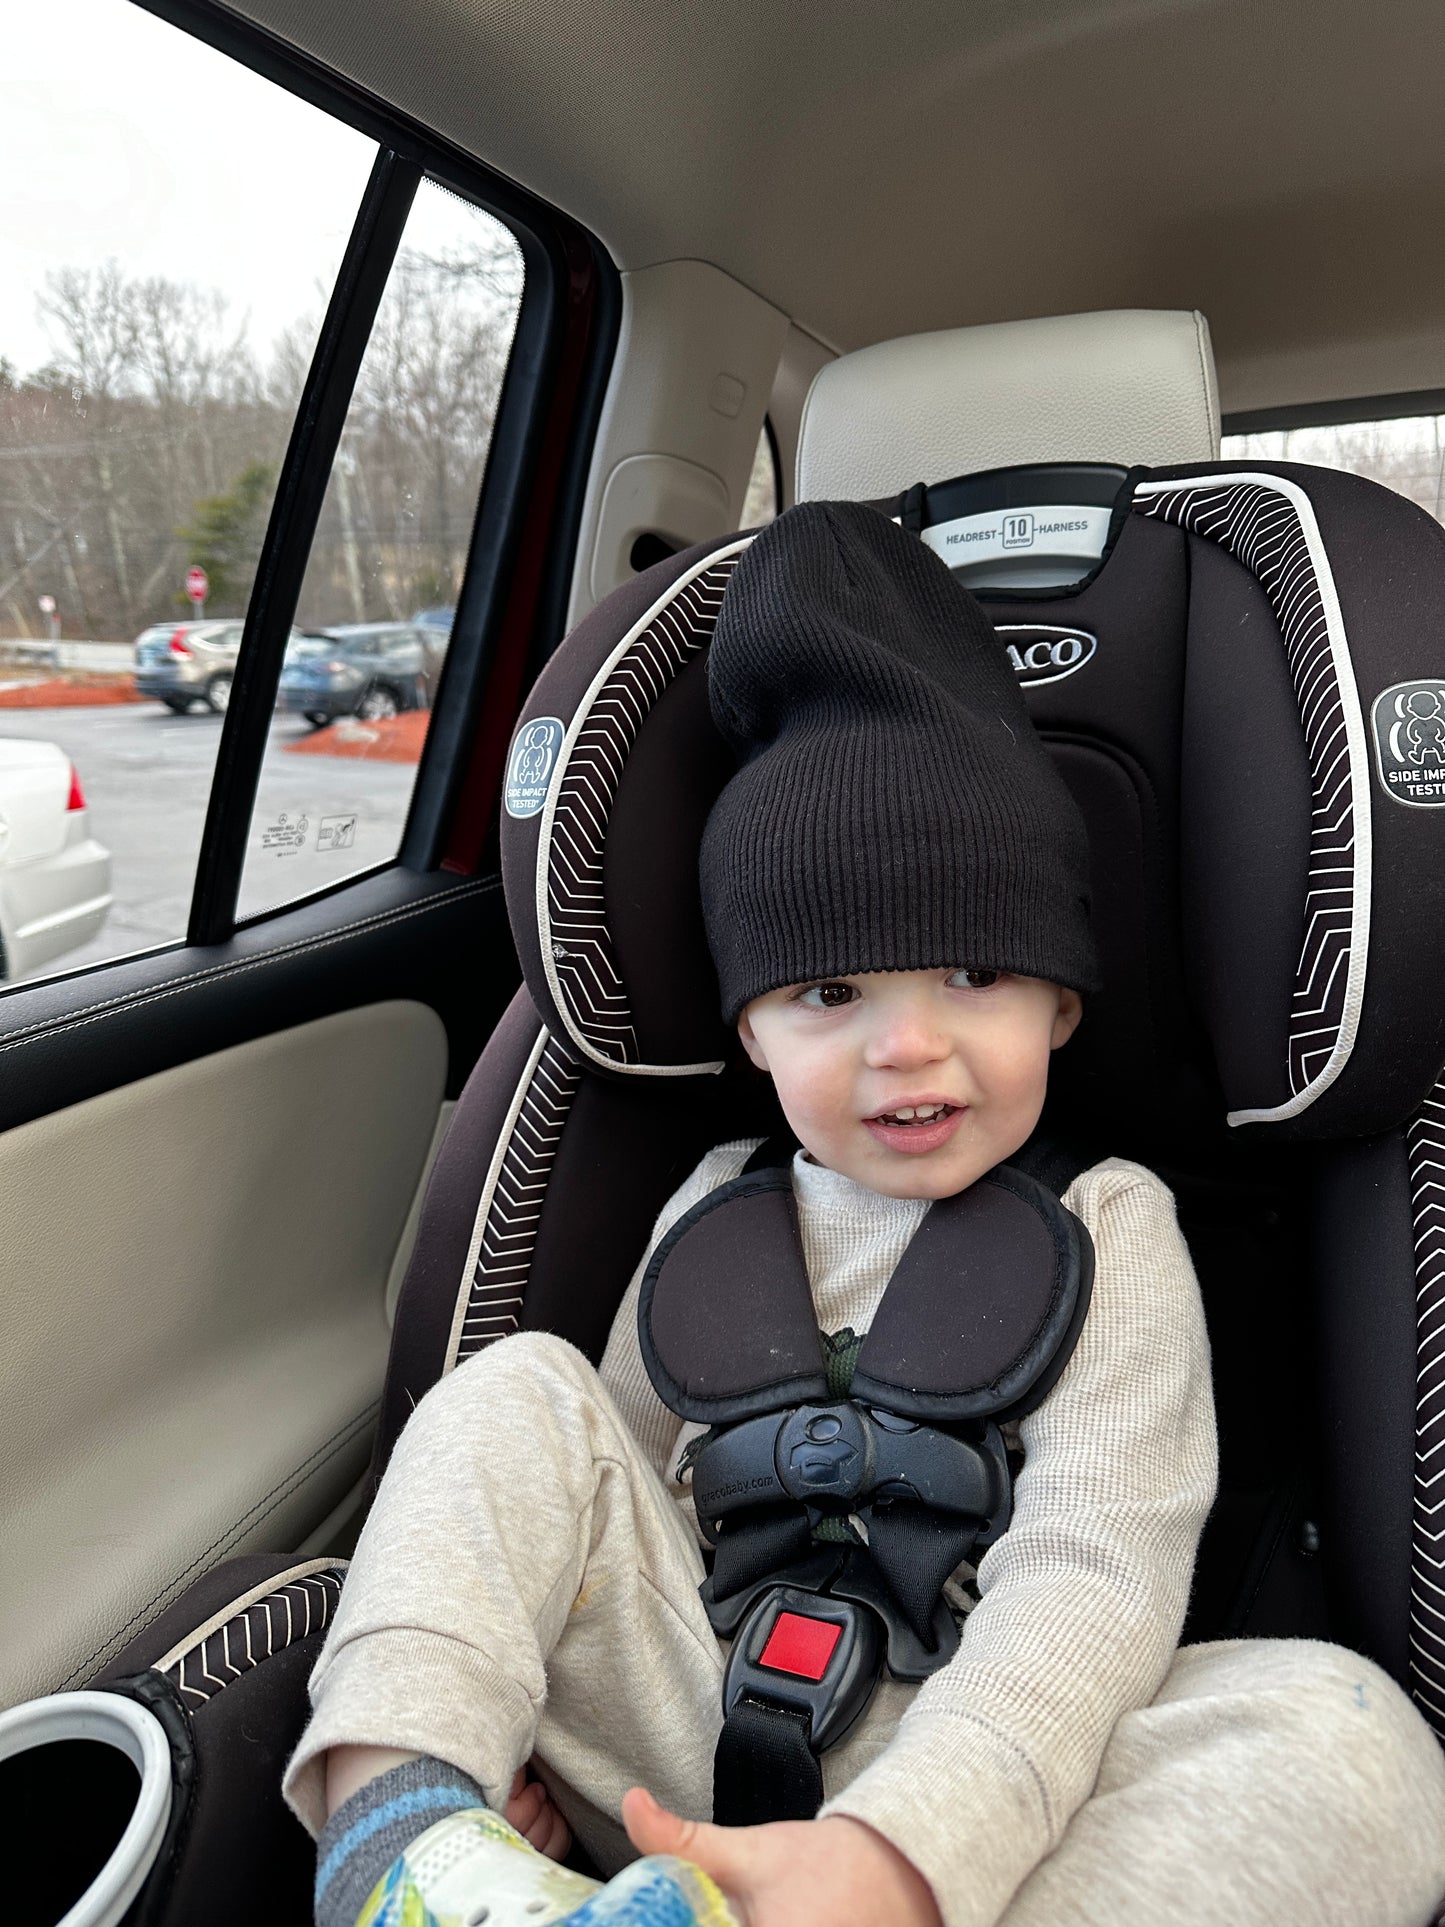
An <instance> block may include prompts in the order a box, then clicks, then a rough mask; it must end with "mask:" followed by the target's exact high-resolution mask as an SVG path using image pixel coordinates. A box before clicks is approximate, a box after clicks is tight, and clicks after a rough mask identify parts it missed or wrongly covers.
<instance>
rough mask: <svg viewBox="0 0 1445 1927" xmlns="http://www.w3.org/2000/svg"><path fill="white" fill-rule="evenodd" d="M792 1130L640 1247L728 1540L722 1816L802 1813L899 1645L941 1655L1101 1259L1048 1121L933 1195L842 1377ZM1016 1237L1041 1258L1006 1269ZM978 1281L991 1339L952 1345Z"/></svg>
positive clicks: (697, 1479)
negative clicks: (1000, 1330)
mask: <svg viewBox="0 0 1445 1927" xmlns="http://www.w3.org/2000/svg"><path fill="white" fill-rule="evenodd" d="M796 1148H797V1147H796V1145H795V1144H793V1143H790V1142H788V1141H787V1140H785V1139H780V1138H773V1139H769V1140H767V1141H766V1142H765V1143H764V1144H762V1145H760V1146H759V1147H758V1149H757V1150H756V1151H755V1152H754V1153H753V1155H752V1156H751V1157H750V1158H749V1159H748V1162H747V1164H746V1166H745V1167H744V1171H743V1173H742V1174H741V1175H740V1176H739V1178H737V1179H735V1180H734V1181H733V1183H732V1184H731V1185H727V1186H723V1187H722V1188H721V1189H720V1190H719V1191H717V1192H714V1193H713V1194H711V1196H710V1197H709V1198H707V1199H704V1200H703V1201H702V1203H701V1204H699V1205H698V1206H695V1207H694V1209H693V1211H691V1212H689V1213H688V1214H686V1216H685V1217H684V1218H683V1219H682V1220H680V1221H679V1223H678V1224H677V1225H675V1226H674V1227H673V1229H672V1231H671V1232H670V1233H669V1234H668V1236H667V1238H665V1239H664V1240H663V1241H662V1243H661V1244H660V1245H659V1246H658V1249H657V1251H656V1252H655V1253H654V1255H653V1258H652V1260H651V1261H650V1264H649V1269H648V1273H647V1274H646V1276H645V1278H644V1283H643V1291H642V1305H641V1310H640V1317H639V1330H640V1336H641V1340H642V1350H643V1357H644V1360H645V1361H646V1364H647V1368H648V1372H649V1374H650V1375H651V1377H652V1379H653V1383H654V1385H655V1386H656V1388H657V1390H658V1392H659V1394H660V1395H661V1396H662V1397H663V1399H664V1401H665V1402H666V1403H667V1404H668V1405H669V1406H671V1407H672V1409H673V1410H674V1411H679V1412H681V1414H682V1415H683V1416H684V1417H687V1418H691V1419H694V1420H698V1421H703V1422H707V1423H709V1424H710V1426H711V1429H710V1431H709V1432H708V1433H707V1434H706V1436H705V1437H704V1438H702V1439H700V1440H698V1441H696V1442H695V1446H696V1456H695V1457H691V1458H690V1461H689V1462H690V1463H691V1464H692V1470H693V1496H694V1499H695V1501H696V1505H697V1514H698V1521H699V1524H700V1525H701V1526H702V1528H703V1530H704V1532H705V1533H706V1535H707V1536H708V1537H709V1538H710V1539H712V1540H713V1542H714V1547H715V1550H714V1557H713V1565H712V1571H711V1573H710V1574H709V1576H708V1578H707V1580H706V1581H705V1582H704V1585H703V1589H702V1592H703V1600H704V1603H705V1604H706V1606H707V1609H708V1614H709V1617H710V1618H711V1620H712V1623H713V1626H714V1628H715V1629H716V1631H717V1632H718V1633H719V1634H720V1635H721V1636H722V1637H724V1638H728V1637H731V1638H732V1641H733V1644H732V1649H731V1651H730V1653H729V1655H728V1662H727V1669H726V1675H725V1679H724V1685H723V1705H724V1718H723V1726H722V1731H721V1735H720V1737H719V1739H718V1744H717V1751H716V1754H715V1756H714V1762H713V1817H714V1819H715V1820H716V1821H717V1822H718V1823H719V1824H721V1825H724V1826H755V1825H759V1824H761V1823H763V1822H765V1821H769V1820H806V1819H811V1818H812V1816H813V1815H814V1814H815V1813H816V1812H817V1811H818V1808H819V1806H820V1805H821V1803H822V1798H823V1771H822V1766H821V1764H820V1755H821V1754H822V1753H823V1752H824V1751H825V1750H826V1749H827V1747H829V1746H831V1745H833V1744H835V1743H836V1742H837V1741H838V1740H840V1739H841V1738H842V1737H843V1736H844V1734H845V1733H847V1732H848V1731H849V1730H850V1728H851V1727H852V1726H853V1724H854V1723H855V1722H856V1720H857V1719H859V1718H860V1717H861V1716H862V1713H863V1712H864V1710H865V1708H866V1706H867V1704H868V1701H869V1699H870V1698H871V1696H872V1692H873V1688H874V1686H875V1685H876V1683H877V1680H878V1677H879V1675H880V1674H881V1672H882V1670H883V1667H884V1664H885V1662H886V1664H887V1666H888V1669H889V1671H890V1672H891V1673H892V1674H893V1676H894V1677H895V1678H900V1679H910V1680H921V1679H924V1678H926V1677H927V1676H928V1674H929V1673H930V1672H933V1671H936V1670H937V1669H938V1668H939V1667H940V1666H942V1665H944V1664H946V1662H947V1661H948V1659H949V1658H951V1656H952V1654H953V1652H954V1651H955V1650H956V1649H957V1645H958V1637H959V1632H958V1625H957V1622H956V1620H955V1619H954V1617H953V1615H952V1613H951V1612H950V1611H949V1609H948V1607H947V1604H946V1602H945V1600H944V1598H943V1587H944V1584H945V1582H946V1581H947V1579H948V1577H949V1575H950V1574H951V1573H953V1572H954V1571H956V1570H957V1568H958V1567H959V1566H960V1565H961V1564H963V1563H964V1562H965V1561H971V1562H973V1563H977V1560H978V1559H979V1557H981V1555H982V1552H983V1550H984V1549H985V1548H986V1547H987V1546H988V1545H990V1544H992V1543H993V1541H994V1539H996V1538H997V1537H998V1536H999V1534H1000V1533H1001V1532H1002V1531H1003V1530H1005V1529H1006V1527H1007V1524H1008V1519H1009V1515H1010V1510H1011V1482H1010V1478H1009V1472H1008V1465H1007V1459H1006V1455H1005V1453H1004V1449H1003V1443H1002V1439H1001V1436H1000V1434H999V1431H998V1425H997V1423H996V1422H995V1421H996V1420H998V1419H1001V1418H1003V1417H1006V1416H1011V1415H1018V1414H1022V1413H1023V1412H1026V1411H1030V1410H1032V1409H1033V1408H1034V1407H1035V1406H1036V1405H1037V1404H1038V1403H1039V1402H1040V1401H1041V1400H1042V1398H1043V1397H1044V1396H1046V1395H1047V1392H1048V1391H1049V1390H1050V1389H1051V1388H1052V1386H1053V1384H1054V1383H1055V1382H1056V1380H1057V1378H1058V1375H1059V1373H1060V1372H1061V1371H1062V1370H1063V1367H1064V1365H1065V1364H1066V1363H1067V1361H1068V1358H1069V1356H1070V1354H1071V1353H1072V1351H1073V1348H1074V1344H1075V1342H1076V1340H1077V1337H1078V1333H1079V1329H1080V1327H1081V1325H1082V1322H1083V1317H1084V1315H1085V1313H1086V1311H1087V1307H1088V1299H1089V1288H1090V1281H1091V1278H1092V1247H1091V1246H1090V1243H1089V1238H1088V1234H1087V1232H1086V1231H1085V1230H1084V1228H1083V1226H1082V1225H1080V1224H1079V1223H1078V1221H1077V1220H1076V1219H1074V1218H1073V1217H1072V1216H1071V1214H1070V1213H1068V1212H1067V1211H1064V1210H1063V1208H1062V1206H1061V1205H1060V1204H1059V1202H1058V1200H1059V1198H1060V1196H1061V1194H1062V1193H1063V1192H1064V1191H1065V1190H1066V1189H1067V1187H1068V1185H1069V1184H1070V1183H1071V1182H1072V1180H1073V1178H1074V1177H1075V1176H1077V1174H1078V1173H1079V1172H1080V1171H1082V1170H1084V1169H1085V1168H1086V1167H1087V1165H1088V1164H1089V1163H1090V1162H1091V1161H1092V1160H1090V1159H1089V1158H1087V1157H1085V1156H1083V1155H1081V1154H1078V1153H1077V1152H1075V1151H1074V1150H1073V1149H1072V1148H1070V1147H1065V1146H1063V1145H1061V1144H1059V1143H1057V1142H1055V1141H1053V1140H1050V1139H1045V1138H1042V1137H1040V1136H1038V1135H1037V1134H1036V1135H1035V1137H1034V1138H1033V1139H1031V1140H1030V1141H1029V1143H1028V1144H1027V1145H1025V1146H1024V1147H1023V1149H1022V1150H1021V1151H1019V1152H1018V1153H1016V1154H1015V1156H1014V1157H1013V1158H1011V1159H1010V1160H1009V1165H1008V1166H1006V1167H1005V1166H1000V1167H999V1168H998V1169H997V1170H996V1171H995V1172H992V1173H990V1174H988V1176H987V1178H986V1179H985V1180H980V1186H981V1189H979V1190H978V1192H977V1195H976V1197H975V1198H974V1199H968V1200H965V1199H964V1198H963V1196H962V1194H961V1198H960V1201H959V1202H957V1203H950V1204H949V1205H948V1208H947V1210H946V1211H945V1210H944V1208H943V1207H941V1206H940V1207H937V1208H936V1211H935V1213H934V1214H931V1216H932V1228H931V1230H930V1233H929V1236H928V1237H927V1238H923V1237H922V1236H921V1234H920V1236H919V1237H918V1238H916V1239H915V1242H914V1243H913V1244H911V1245H910V1246H909V1248H908V1251H907V1252H906V1253H905V1254H904V1257H903V1258H902V1259H900V1261H899V1265H898V1267H897V1269H896V1270H895V1272H894V1275H893V1278H892V1279H890V1281H889V1286H888V1289H887V1290H886V1291H885V1293H884V1297H883V1299H882V1300H881V1301H880V1303H879V1307H878V1309H877V1311H876V1312H875V1314H874V1326H873V1331H872V1333H871V1334H869V1335H865V1337H864V1338H863V1339H861V1340H860V1339H858V1338H856V1337H855V1336H854V1335H853V1334H844V1335H843V1336H844V1337H847V1338H849V1339H850V1340H851V1341H852V1349H851V1352H850V1354H849V1357H850V1361H851V1359H852V1358H854V1357H856V1359H857V1361H858V1362H857V1364H854V1365H853V1366H852V1371H851V1374H847V1375H845V1376H846V1378H847V1381H848V1382H844V1381H843V1380H839V1381H837V1382H835V1381H834V1374H833V1372H832V1371H831V1370H830V1364H829V1361H830V1360H833V1359H835V1357H836V1354H835V1351H834V1349H833V1347H832V1346H831V1344H829V1343H827V1342H825V1341H824V1340H823V1339H822V1338H821V1337H820V1335H819V1334H818V1333H817V1329H816V1324H815V1323H814V1322H813V1320H812V1316H811V1302H812V1301H811V1292H810V1290H809V1288H808V1286H807V1280H806V1273H805V1271H804V1270H803V1268H802V1254H801V1247H800V1246H798V1243H797V1229H796V1221H795V1219H794V1218H793V1216H792V1213H793V1209H794V1207H793V1204H792V1192H791V1185H790V1183H789V1182H788V1180H787V1169H786V1168H787V1166H788V1164H789V1163H790V1162H791V1159H792V1156H793V1153H794V1151H795V1150H796ZM990 1187H992V1191H991V1192H990ZM739 1207H741V1209H739ZM1000 1211H1002V1212H1003V1214H1004V1215H1003V1216H1002V1217H1000V1216H999V1213H1000ZM715 1212H716V1213H718V1214H719V1215H718V1217H717V1218H716V1220H714V1219H713V1213H715ZM1000 1225H1003V1226H1004V1227H1005V1229H1004V1232H1003V1234H1002V1241H1001V1234H1000V1229H999V1227H1000ZM955 1226H956V1228H954V1227H955ZM718 1227H720V1228H718ZM695 1234H696V1235H695ZM699 1236H701V1238H702V1242H701V1243H699V1242H698V1237H699ZM780 1240H781V1242H780ZM679 1247H685V1248H683V1249H681V1250H679V1249H678V1248H679ZM1049 1250H1051V1251H1052V1257H1049V1256H1048V1251H1049ZM1013 1251H1022V1252H1025V1253H1026V1254H1031V1255H1025V1257H1024V1258H1023V1259H1021V1260H1020V1261H1019V1264H1018V1265H1012V1264H1011V1261H1010V1260H1009V1257H1008V1254H1009V1253H1010V1252H1013ZM674 1252H677V1256H676V1258H674V1255H673V1254H674ZM669 1267H670V1268H669ZM940 1267H941V1269H940ZM960 1286H962V1288H963V1290H964V1293H965V1297H963V1298H960V1297H959V1295H958V1294H959V1289H960ZM979 1292H982V1294H983V1301H982V1302H984V1303H985V1305H986V1307H987V1310H986V1315H985V1316H984V1320H983V1323H982V1324H981V1325H977V1326H976V1329H977V1331H978V1333H979V1335H980V1336H979V1337H978V1338H976V1339H974V1340H972V1341H970V1342H969V1343H967V1344H965V1345H964V1347H963V1349H962V1350H961V1351H960V1350H959V1348H958V1338H957V1334H958V1332H959V1330H960V1328H961V1326H963V1325H967V1323H968V1315H967V1313H966V1311H965V1309H964V1307H965V1306H966V1304H967V1303H968V1302H970V1300H971V1301H972V1303H973V1308H974V1311H975V1313H976V1312H977V1309H978V1305H979V1302H980V1301H979V1299H978V1294H979ZM890 1294H891V1295H890ZM1010 1305H1016V1306H1017V1307H1018V1308H1019V1309H1018V1315H1017V1319H1016V1321H1015V1322H1016V1324H1017V1330H1016V1332H1015V1334H1014V1337H1013V1338H1012V1339H1010V1340H1009V1343H1008V1345H1006V1346H1005V1347H1004V1349H1003V1350H1002V1351H995V1352H992V1353H991V1352H990V1351H989V1347H988V1343H987V1339H988V1334H989V1333H990V1332H991V1331H992V1329H993V1326H994V1324H995V1323H996V1322H997V1320H998V1318H999V1316H1000V1311H1001V1308H1004V1307H1008V1306H1010ZM699 1321H700V1322H701V1325H702V1326H703V1328H704V1329H703V1331H702V1333H701V1336H698V1334H697V1328H698V1324H699ZM1004 1322H1005V1323H1007V1322H1008V1314H1007V1313H1006V1312H1005V1314H1004ZM760 1332H761V1333H763V1334H765V1336H764V1338H763V1340H762V1343H761V1348H760V1347H759V1343H758V1340H757V1337H756V1334H758V1333H760ZM690 1333H691V1334H692V1335H691V1336H689V1334H690ZM950 1333H951V1334H953V1337H952V1339H951V1340H950V1338H949V1336H948V1335H949V1334H950ZM750 1334H751V1335H752V1336H751V1342H750ZM950 1343H951V1344H952V1350H951V1352H950ZM920 1344H921V1348H920ZM980 1344H982V1351H981V1352H980V1351H979V1349H978V1347H979V1345H980ZM940 1347H941V1348H942V1352H943V1353H946V1354H948V1356H947V1362H946V1364H944V1365H942V1366H938V1350H939V1348H940ZM1010 1347H1012V1349H1010ZM985 1361H986V1363H985ZM860 1365H861V1367H862V1369H861V1370H860V1369H859V1366H860ZM935 1366H938V1369H936V1370H934V1369H933V1368H934V1367H935ZM980 1366H982V1369H981V1370H979V1369H975V1368H977V1367H980ZM840 1393H841V1396H840ZM845 1519H846V1520H847V1521H848V1522H849V1523H848V1524H847V1525H845V1524H844V1523H843V1521H844V1520H845ZM860 1531H861V1537H860V1536H859V1533H860Z"/></svg>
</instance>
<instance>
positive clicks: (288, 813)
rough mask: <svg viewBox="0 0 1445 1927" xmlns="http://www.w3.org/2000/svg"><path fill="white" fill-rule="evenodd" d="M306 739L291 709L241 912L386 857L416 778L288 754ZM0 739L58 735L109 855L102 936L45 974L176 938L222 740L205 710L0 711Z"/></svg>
mask: <svg viewBox="0 0 1445 1927" xmlns="http://www.w3.org/2000/svg"><path fill="white" fill-rule="evenodd" d="M310 734H311V730H310V726H309V724H307V723H305V722H304V721H303V720H302V719H301V718H299V717H289V716H288V717H281V718H279V719H278V720H277V721H276V722H274V723H273V724H272V726H271V740H270V744H269V746H268V749H267V753H266V761H265V763H264V765H263V766H262V772H261V788H260V794H259V796H258V798H257V806H256V814H255V817H254V819H253V822H252V825H251V838H250V844H249V847H248V850H247V856H246V869H245V874H244V876H243V879H242V885H241V904H240V913H241V915H242V916H254V915H255V914H256V913H257V912H259V911H262V910H269V909H273V908H275V907H277V906H278V905H280V904H282V903H286V902H290V901H291V900H293V899H294V898H297V897H303V896H307V895H309V894H310V892H311V891H313V890H319V889H324V888H325V887H326V885H328V884H331V883H337V882H340V881H341V879H342V878H344V877H346V876H350V875H353V874H354V873H355V872H357V871H358V870H366V869H370V868H371V867H372V865H374V864H377V863H384V862H386V861H387V860H388V859H389V858H391V857H393V856H394V855H395V854H396V851H397V848H398V845H399V844H400V841H401V833H402V828H403V826H404V824H405V822H406V812H407V806H408V804H409V802H410V800H411V791H412V785H413V783H414V781H415V779H416V770H415V767H414V766H412V765H410V764H397V763H374V764H373V763H369V762H367V761H365V760H364V759H357V758H354V757H330V756H287V755H285V754H283V753H282V752H283V751H284V749H285V746H286V744H287V743H290V742H294V741H296V740H297V738H298V737H305V736H309V735H310ZM0 736H24V737H29V738H35V737H40V738H43V739H44V740H46V741H48V742H53V743H59V744H60V746H61V748H62V749H63V750H64V751H65V752H66V754H67V755H68V756H69V757H70V759H71V761H72V762H73V763H74V764H75V767H76V769H77V770H78V771H79V772H80V781H81V785H82V787H83V789H84V791H85V800H86V804H87V807H88V809H89V814H90V830H91V834H92V835H94V836H97V837H99V839H100V841H101V842H102V843H104V844H105V845H106V847H107V848H108V849H109V850H110V852H111V855H112V858H113V860H114V867H113V874H112V880H111V888H112V891H113V892H114V896H115V902H114V904H113V905H112V907H111V912H110V916H109V917H108V918H107V920H106V923H105V927H104V928H103V929H102V931H101V932H100V935H99V936H98V937H96V938H94V939H93V940H92V941H91V942H90V943H87V944H85V945H83V946H81V947H80V948H79V949H76V950H72V951H69V952H67V954H66V955H65V956H63V957H59V958H57V959H56V961H55V963H54V964H53V965H51V966H49V967H48V969H47V971H46V972H45V973H44V974H46V975H50V974H52V973H53V972H54V971H56V970H61V971H64V970H69V969H73V968H74V967H75V966H76V965H79V964H87V963H98V962H100V961H102V960H104V959H106V958H109V957H120V956H125V955H126V954H127V953H128V952H130V951H134V950H145V949H149V948H150V947H151V946H152V945H154V944H158V943H170V942H174V941H175V940H176V939H177V938H178V937H183V936H184V935H185V930H186V920H187V918H188V916H189V914H190V906H191V886H192V882H193V880H194V877H195V869H196V855H197V852H198V851H199V849H200V843H201V830H202V826H203V825H204V822H205V816H206V803H207V799H208V797H209V794H210V786H211V772H212V770H213V768H214V766H215V761H216V748H217V745H218V743H219V742H220V737H221V718H220V717H219V716H214V715H212V714H210V713H209V712H208V711H206V712H192V713H191V714H190V715H187V716H176V715H174V714H173V713H172V712H171V711H170V710H169V709H166V708H164V707H163V706H162V705H160V704H159V703H135V704H128V705H124V706H120V707H115V708H105V709H30V710H20V709H15V710H5V711H3V712H0Z"/></svg>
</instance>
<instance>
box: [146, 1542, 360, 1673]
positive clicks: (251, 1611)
mask: <svg viewBox="0 0 1445 1927" xmlns="http://www.w3.org/2000/svg"><path fill="white" fill-rule="evenodd" d="M345 1576H346V1568H345V1566H333V1567H330V1568H329V1569H328V1570H326V1571H324V1572H311V1573H307V1574H306V1575H305V1577H304V1578H300V1579H293V1580H290V1581H289V1582H288V1583H287V1584H286V1585H284V1586H278V1587H277V1589H276V1591H275V1592H268V1593H267V1594H266V1595H265V1597H264V1598H261V1599H253V1600H252V1601H251V1604H250V1605H249V1606H247V1607H246V1608H245V1609H244V1610H243V1611H242V1612H238V1613H237V1614H236V1616H235V1617H234V1619H228V1620H227V1621H226V1623H225V1624H224V1625H223V1626H218V1627H217V1629H216V1630H215V1632H213V1633H210V1634H209V1635H208V1636H207V1637H206V1638H205V1639H203V1640H201V1641H199V1642H198V1643H197V1644H196V1645H195V1646H193V1647H191V1649H190V1651H189V1652H185V1653H182V1655H181V1657H180V1658H179V1659H178V1660H177V1661H176V1663H175V1664H174V1665H173V1666H168V1667H167V1668H166V1678H167V1679H168V1680H170V1681H171V1683H172V1685H174V1686H175V1687H176V1688H177V1689H178V1691H179V1692H180V1695H181V1698H182V1700H183V1701H184V1702H185V1704H186V1705H187V1706H191V1707H197V1706H204V1705H205V1704H206V1702H207V1700H213V1699H214V1698H215V1697H216V1695H217V1694H218V1693H220V1692H223V1691H224V1690H225V1688H226V1687H228V1686H229V1685H230V1684H231V1681H232V1680H235V1679H239V1678H240V1677H241V1675H242V1673H249V1672H251V1671H252V1670H253V1669H254V1668H255V1667H257V1666H259V1665H260V1664H261V1662H262V1661H263V1660H267V1659H274V1658H275V1657H276V1655H277V1653H283V1652H285V1650H286V1648H287V1647H288V1646H292V1645H294V1644H295V1643H296V1641H297V1640H298V1639H306V1638H308V1637H309V1635H310V1634H312V1633H320V1632H324V1631H325V1630H326V1628H327V1627H328V1626H329V1625H330V1624H331V1620H332V1617H333V1616H334V1614H335V1612H336V1602H337V1601H338V1600H339V1599H340V1597H341V1582H342V1580H343V1579H344V1578H345Z"/></svg>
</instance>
